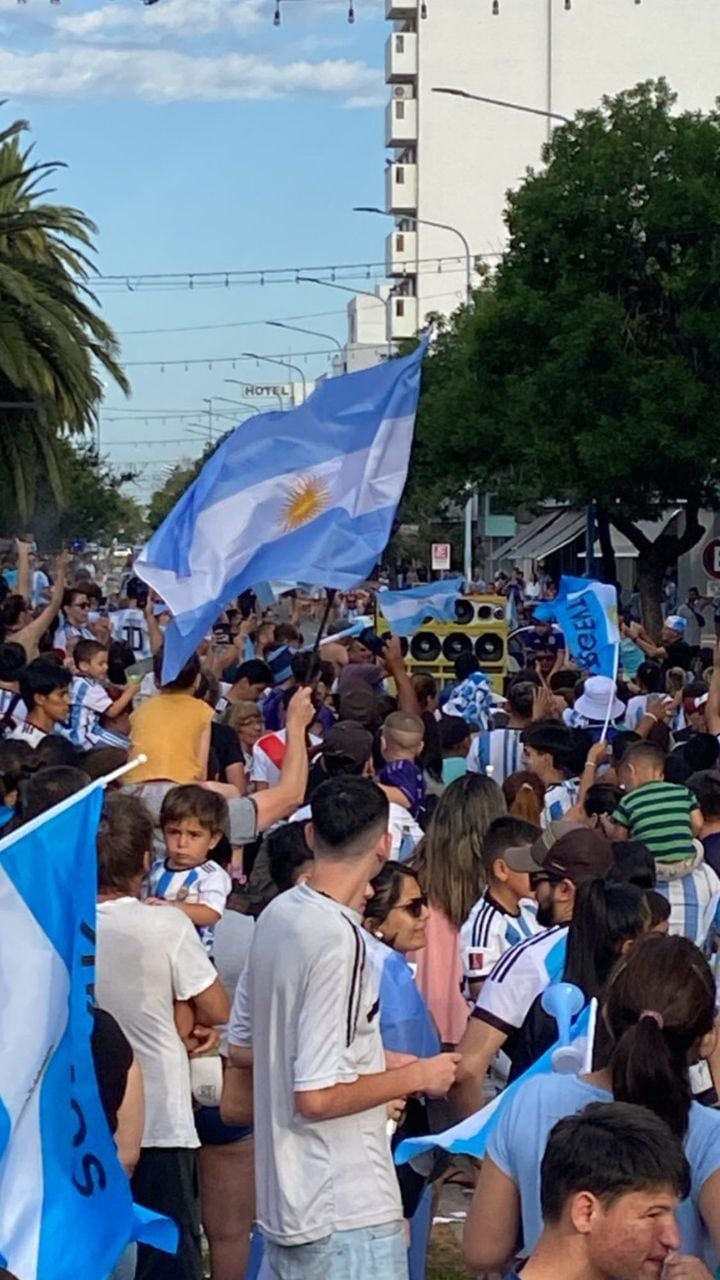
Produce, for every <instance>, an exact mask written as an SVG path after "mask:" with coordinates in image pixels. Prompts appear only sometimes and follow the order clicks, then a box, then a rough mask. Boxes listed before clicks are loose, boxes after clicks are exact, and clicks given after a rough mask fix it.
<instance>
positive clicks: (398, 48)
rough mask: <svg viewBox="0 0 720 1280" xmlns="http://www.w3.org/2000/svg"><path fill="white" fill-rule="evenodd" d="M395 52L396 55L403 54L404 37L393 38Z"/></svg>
mask: <svg viewBox="0 0 720 1280" xmlns="http://www.w3.org/2000/svg"><path fill="white" fill-rule="evenodd" d="M395 52H396V53H404V52H405V37H404V36H396V37H395Z"/></svg>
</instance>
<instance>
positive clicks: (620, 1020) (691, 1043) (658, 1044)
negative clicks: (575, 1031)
mask: <svg viewBox="0 0 720 1280" xmlns="http://www.w3.org/2000/svg"><path fill="white" fill-rule="evenodd" d="M648 1011H649V1012H648ZM604 1021H605V1024H606V1025H607V1028H608V1031H609V1033H610V1036H611V1037H612V1040H613V1042H614V1043H613V1046H612V1050H611V1052H610V1069H611V1074H612V1089H613V1094H614V1096H615V1097H616V1098H618V1099H619V1100H620V1101H622V1102H637V1103H639V1104H640V1105H641V1106H644V1107H648V1108H649V1109H650V1110H651V1111H654V1112H655V1113H656V1114H657V1115H659V1116H661V1118H662V1119H663V1120H665V1121H666V1123H667V1124H668V1125H669V1126H670V1128H671V1129H672V1130H673V1132H674V1133H676V1134H678V1135H679V1136H680V1137H682V1136H683V1135H684V1134H685V1132H686V1130H687V1126H688V1118H689V1114H690V1103H691V1102H692V1090H691V1087H690V1077H689V1072H688V1065H689V1059H690V1055H691V1054H692V1052H693V1050H694V1049H695V1046H696V1045H697V1043H698V1041H699V1040H701V1039H702V1037H703V1036H706V1035H708V1034H709V1033H710V1032H711V1031H712V1030H713V1027H714V1025H715V982H714V979H713V975H712V972H711V970H710V966H709V964H708V962H707V960H706V959H705V957H704V955H703V954H702V952H701V951H699V950H698V948H697V947H696V946H695V945H694V944H693V943H692V942H690V941H689V940H688V939H687V938H681V937H662V936H660V935H658V934H651V935H650V936H649V937H647V938H645V939H643V941H642V943H641V944H640V945H639V946H637V947H634V948H633V950H632V951H631V952H630V955H629V956H627V957H626V959H625V961H624V963H622V964H621V965H620V966H619V967H618V969H617V970H616V972H615V973H614V975H613V977H612V980H611V981H610V983H609V984H608V987H607V991H606V993H605V1000H604ZM661 1022H662V1026H661V1025H660V1023H661Z"/></svg>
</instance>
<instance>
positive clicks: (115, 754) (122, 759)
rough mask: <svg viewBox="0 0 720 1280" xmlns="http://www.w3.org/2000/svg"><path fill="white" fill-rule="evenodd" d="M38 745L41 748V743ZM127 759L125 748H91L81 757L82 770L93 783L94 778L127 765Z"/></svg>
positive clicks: (117, 784) (102, 776)
mask: <svg viewBox="0 0 720 1280" xmlns="http://www.w3.org/2000/svg"><path fill="white" fill-rule="evenodd" d="M40 745H41V746H42V743H41V744H40ZM127 758H128V750H127V747H91V748H90V750H89V751H85V752H83V754H82V756H81V760H82V768H83V769H84V770H85V772H86V773H87V775H88V777H89V778H90V779H91V780H92V781H94V780H95V779H96V778H104V777H105V775H106V774H107V773H112V771H113V769H119V768H120V766H121V765H124V764H126V763H127ZM110 785H112V784H110ZM115 785H116V786H119V785H120V784H119V783H116V784H115Z"/></svg>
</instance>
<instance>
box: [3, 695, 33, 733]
mask: <svg viewBox="0 0 720 1280" xmlns="http://www.w3.org/2000/svg"><path fill="white" fill-rule="evenodd" d="M6 716H7V718H8V724H7V732H8V733H9V732H10V730H11V729H13V728H14V727H15V725H18V724H24V722H25V721H26V720H27V707H26V706H25V703H24V702H23V700H22V698H21V697H20V694H19V693H14V692H13V690H12V689H0V723H2V721H3V720H4V719H5V717H6Z"/></svg>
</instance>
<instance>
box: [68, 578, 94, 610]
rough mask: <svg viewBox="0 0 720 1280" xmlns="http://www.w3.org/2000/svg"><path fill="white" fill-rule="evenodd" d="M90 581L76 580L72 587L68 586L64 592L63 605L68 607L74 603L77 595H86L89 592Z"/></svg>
mask: <svg viewBox="0 0 720 1280" xmlns="http://www.w3.org/2000/svg"><path fill="white" fill-rule="evenodd" d="M89 585H90V584H89V583H86V582H76V583H75V585H74V586H72V587H66V588H65V590H64V592H63V598H62V607H63V609H67V607H68V605H72V604H73V603H74V601H75V597H76V596H86V595H87V594H88V587H89Z"/></svg>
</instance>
